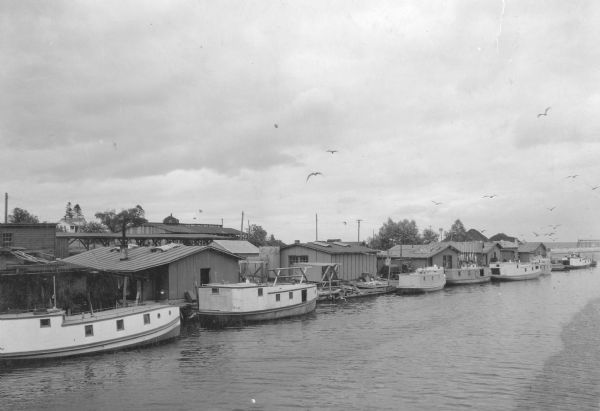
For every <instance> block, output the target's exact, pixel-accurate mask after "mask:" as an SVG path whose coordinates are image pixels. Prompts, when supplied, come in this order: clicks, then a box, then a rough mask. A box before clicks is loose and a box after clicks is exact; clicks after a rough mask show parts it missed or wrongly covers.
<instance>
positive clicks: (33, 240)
mask: <svg viewBox="0 0 600 411" xmlns="http://www.w3.org/2000/svg"><path fill="white" fill-rule="evenodd" d="M3 233H11V234H12V245H11V246H12V247H21V248H25V249H27V250H39V251H50V252H52V253H53V252H54V250H55V242H56V226H55V225H54V224H40V225H39V226H37V225H33V224H32V225H24V226H21V225H19V224H2V225H0V241H1V239H2V234H3ZM0 246H1V244H0Z"/></svg>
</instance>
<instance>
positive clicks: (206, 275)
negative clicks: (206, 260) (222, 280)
mask: <svg viewBox="0 0 600 411" xmlns="http://www.w3.org/2000/svg"><path fill="white" fill-rule="evenodd" d="M208 283H210V268H201V269H200V285H204V284H208Z"/></svg>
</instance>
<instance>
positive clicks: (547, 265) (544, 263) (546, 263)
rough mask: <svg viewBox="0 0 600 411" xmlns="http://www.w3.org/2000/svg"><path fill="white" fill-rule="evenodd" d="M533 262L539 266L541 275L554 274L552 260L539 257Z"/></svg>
mask: <svg viewBox="0 0 600 411" xmlns="http://www.w3.org/2000/svg"><path fill="white" fill-rule="evenodd" d="M531 262H532V263H535V264H539V266H540V275H548V274H551V273H552V260H550V258H548V257H541V256H537V257H534V258H533V259H532V260H531Z"/></svg>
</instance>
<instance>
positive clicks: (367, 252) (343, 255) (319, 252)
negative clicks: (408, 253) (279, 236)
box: [280, 241, 377, 280]
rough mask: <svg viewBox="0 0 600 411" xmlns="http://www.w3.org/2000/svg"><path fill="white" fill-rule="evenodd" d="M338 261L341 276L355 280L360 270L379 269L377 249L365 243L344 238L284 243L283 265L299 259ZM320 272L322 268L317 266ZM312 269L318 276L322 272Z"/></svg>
mask: <svg viewBox="0 0 600 411" xmlns="http://www.w3.org/2000/svg"><path fill="white" fill-rule="evenodd" d="M312 262H316V263H337V264H340V269H339V272H338V276H339V278H340V279H342V280H356V279H358V278H359V277H360V276H361V274H363V273H368V274H376V273H377V251H376V250H373V249H371V248H369V247H366V246H364V245H357V244H349V243H345V242H341V241H339V242H338V241H313V242H309V243H300V242H297V243H295V244H291V245H287V246H284V247H281V250H280V263H281V267H292V266H295V265H297V263H312ZM318 270H319V273H320V270H321V268H320V267H318ZM312 274H314V273H311V274H310V275H311V276H314V277H315V278H317V277H318V278H319V279H320V278H321V277H320V274H318V273H317V274H315V275H312Z"/></svg>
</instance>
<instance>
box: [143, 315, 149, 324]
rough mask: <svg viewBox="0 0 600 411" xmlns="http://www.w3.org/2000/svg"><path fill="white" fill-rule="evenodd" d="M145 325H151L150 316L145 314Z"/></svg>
mask: <svg viewBox="0 0 600 411" xmlns="http://www.w3.org/2000/svg"><path fill="white" fill-rule="evenodd" d="M144 324H150V314H144Z"/></svg>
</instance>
